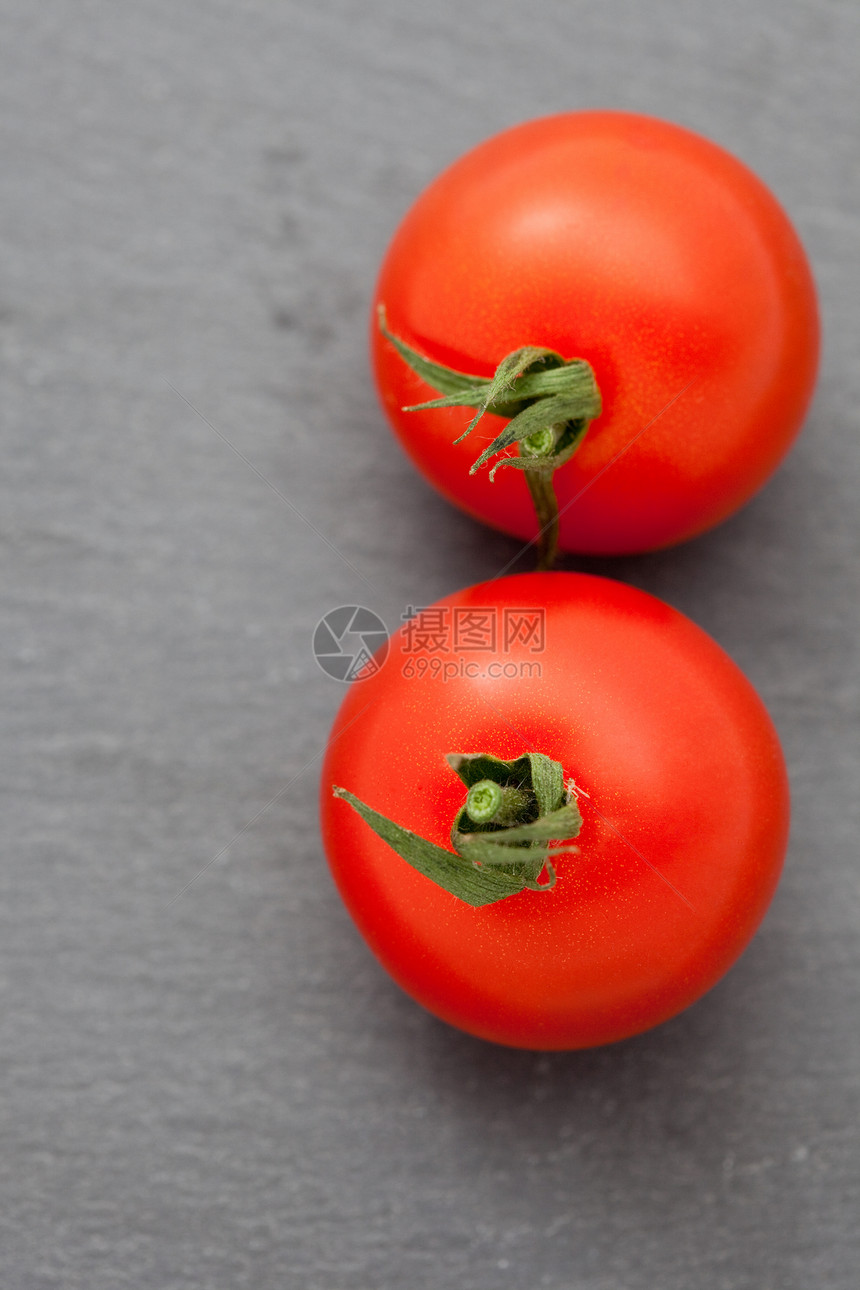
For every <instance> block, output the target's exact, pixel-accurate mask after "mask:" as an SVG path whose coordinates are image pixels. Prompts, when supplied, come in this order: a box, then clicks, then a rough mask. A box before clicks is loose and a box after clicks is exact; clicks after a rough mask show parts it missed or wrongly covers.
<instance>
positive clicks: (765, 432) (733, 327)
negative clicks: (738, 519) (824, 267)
mask: <svg viewBox="0 0 860 1290" xmlns="http://www.w3.org/2000/svg"><path fill="white" fill-rule="evenodd" d="M379 303H384V305H385V308H386V311H387V316H388V325H389V328H390V330H391V331H392V332H393V333H394V334H395V335H398V336H400V337H401V338H402V339H403V340H405V341H406V343H407V344H409V345H411V346H412V347H413V348H415V349H417V350H419V351H420V352H421V353H422V354H424V355H426V356H427V357H428V358H431V359H433V360H434V361H436V362H440V363H444V364H447V365H448V366H451V367H454V368H457V369H458V370H461V371H468V372H470V373H473V374H475V375H479V376H489V375H491V374H492V372H493V370H494V368H495V366H496V364H497V363H498V362H499V361H500V359H501V358H502V357H504V355H506V354H507V353H509V352H510V351H512V350H514V349H516V348H518V347H519V346H521V345H524V344H530V345H538V346H545V347H547V348H550V349H554V350H556V351H558V352H559V353H560V354H562V355H563V357H565V358H573V357H579V358H585V359H587V360H588V361H589V362H590V363H591V364H592V366H593V368H594V371H595V374H596V377H597V381H598V384H599V386H600V389H601V392H602V396H603V412H602V414H601V416H600V417H598V418H597V419H596V420H595V421H594V422H593V423H592V426H591V428H590V430H589V433H588V435H587V437H586V439H585V442H584V444H583V446H582V447H581V448H580V449H579V451H578V452H577V453H576V455H575V456H574V458H573V459H572V460H571V461H570V462H568V463H567V464H566V465H565V466H563V467H562V468H561V469H560V470H559V471H558V472H557V473H556V476H555V484H556V491H557V494H558V500H559V507H560V509H561V511H562V519H561V546H562V547H563V548H565V549H567V550H571V551H580V552H590V553H595V554H607V555H608V554H626V553H633V552H638V551H645V550H652V549H655V548H658V547H664V546H670V545H673V544H674V543H677V542H680V541H683V540H685V539H687V538H690V537H693V536H695V535H696V534H698V533H701V532H703V531H704V530H706V529H708V528H710V527H712V526H713V525H715V524H717V523H719V522H720V521H721V520H723V519H725V518H726V517H727V516H728V515H730V514H732V512H734V511H735V510H737V509H738V507H740V506H742V505H743V504H744V503H745V502H746V501H748V500H749V498H750V497H751V496H752V495H753V494H754V493H755V492H756V491H757V490H758V489H759V488H760V487H761V485H762V484H763V483H764V482H765V480H766V479H767V478H768V476H769V475H770V474H771V473H772V472H773V470H774V469H775V468H776V466H777V465H778V464H779V462H780V461H781V460H782V458H783V456H784V455H785V453H786V452H787V451H788V448H789V447H790V445H791V443H792V442H793V440H794V438H795V436H796V434H797V432H798V430H799V429H800V426H801V423H802V421H803V418H804V415H805V413H806V410H807V407H808V404H809V400H810V398H811V394H812V389H813V385H814V381H815V375H816V371H817V366H818V352H819V324H818V310H817V302H816V294H815V288H814V284H813V281H812V276H811V273H810V269H809V265H808V262H807V259H806V256H805V253H804V251H803V248H802V246H801V244H800V242H799V240H798V238H797V235H796V234H795V232H794V230H793V228H792V226H791V224H790V223H789V221H788V218H787V216H786V215H785V213H784V211H783V210H782V208H781V207H780V205H779V204H778V203H777V201H776V199H775V198H774V197H773V195H772V194H771V193H770V191H769V190H768V189H767V188H766V187H765V186H764V184H763V183H762V182H761V181H760V180H759V179H758V178H757V177H756V176H755V175H754V174H753V173H752V172H751V171H750V170H748V169H747V167H746V166H744V165H743V164H742V163H741V162H739V161H738V160H737V159H736V158H734V157H732V156H731V155H730V154H729V153H727V152H725V151H724V150H723V149H722V148H719V147H718V146H716V145H715V144H713V143H710V142H709V141H707V140H705V139H703V138H701V137H700V136H698V135H696V134H693V133H692V132H690V131H688V130H685V129H683V128H681V127H679V126H676V125H671V124H669V123H667V122H664V121H659V120H655V119H653V118H649V117H643V116H639V115H635V114H630V113H624V112H581V113H568V114H562V115H559V116H554V117H548V118H544V119H541V120H537V121H531V122H528V123H526V124H524V125H520V126H517V127H515V128H514V129H511V130H508V131H506V132H504V133H503V134H500V135H497V136H496V137H494V138H492V139H490V140H488V141H487V142H485V143H484V144H482V145H480V146H479V147H477V148H475V149H474V150H473V151H472V152H469V153H467V154H466V155H465V156H464V157H462V158H461V159H460V160H459V161H457V162H455V163H454V164H453V165H452V166H451V167H450V168H449V169H448V170H446V171H445V172H443V174H442V175H440V176H439V177H438V178H437V179H436V180H435V181H434V182H433V183H432V184H430V186H429V187H428V188H427V189H425V191H424V192H423V193H422V194H421V196H420V197H419V198H418V200H417V201H416V202H415V204H414V205H413V206H412V208H411V209H410V210H409V211H408V213H407V215H406V217H405V218H404V220H403V222H402V223H401V225H400V227H399V228H398V230H397V232H396V234H395V236H394V239H393V241H392V242H391V245H390V247H389V249H388V251H387V253H386V256H385V258H384V261H383V264H382V267H381V271H380V275H379V280H378V283H377V288H376V293H375V298H374V308H373V311H372V316H371V329H372V349H373V366H374V371H375V375H376V381H377V386H378V389H379V393H380V398H381V400H382V404H383V407H384V409H385V411H386V413H387V415H388V417H389V419H390V421H391V424H392V426H393V428H394V430H395V432H396V434H397V435H398V437H399V439H400V440H401V442H402V444H403V446H404V447H405V449H406V451H407V452H408V454H409V455H410V456H411V458H412V459H413V461H414V462H415V464H416V465H417V466H418V468H419V469H420V470H421V471H422V472H423V473H424V474H425V476H426V477H427V478H428V479H429V480H430V481H431V482H432V483H433V484H434V485H435V486H436V487H437V488H438V489H439V490H440V491H441V492H442V493H443V494H444V495H445V496H446V497H447V498H448V499H449V500H450V501H452V502H454V503H456V504H458V505H460V506H461V507H463V508H464V509H465V510H467V511H468V512H470V513H471V514H472V515H474V516H475V517H477V518H480V519H482V520H484V521H485V522H487V523H488V524H491V525H493V526H494V527H496V528H500V529H502V530H504V531H506V532H509V533H512V534H515V535H516V536H518V537H521V538H524V539H530V538H533V537H534V535H535V529H536V524H535V520H534V516H533V513H532V508H531V501H530V498H529V495H528V490H527V487H526V483H525V481H524V479H523V478H522V477H521V476H520V474H519V472H517V471H512V470H503V471H500V472H499V473H498V475H497V476H496V478H495V480H494V481H493V482H492V483H490V481H489V478H488V471H487V470H486V469H485V470H482V471H480V472H479V473H478V474H476V475H474V476H470V475H469V466H470V465H471V463H472V462H473V461H474V459H475V457H476V456H477V455H478V453H479V452H480V450H481V449H482V448H483V447H484V446H485V444H486V443H487V442H489V440H490V438H491V437H493V436H495V434H497V433H498V431H499V430H500V429H501V427H502V425H503V422H502V421H500V420H499V419H498V418H493V417H490V418H487V419H486V420H485V421H484V422H482V424H481V426H480V427H479V428H478V430H477V431H476V432H475V433H474V434H473V435H472V436H470V437H469V438H468V439H466V440H465V441H464V442H462V443H460V444H457V445H455V444H454V440H455V439H456V438H457V437H458V435H460V434H461V433H462V431H463V430H464V429H465V427H466V425H467V424H468V421H469V419H470V416H471V413H469V412H467V411H464V410H463V409H460V408H449V409H444V410H436V411H429V412H411V413H410V412H404V411H403V410H402V409H403V407H404V406H406V405H409V404H414V403H418V402H421V401H422V400H425V399H428V398H431V397H433V392H432V391H431V390H430V389H429V387H428V386H426V385H425V384H424V383H423V382H422V381H421V380H420V379H419V378H418V377H417V376H415V375H414V374H413V373H412V372H411V371H410V370H409V369H408V368H407V367H406V365H405V364H404V363H403V361H402V360H401V359H400V358H399V356H398V355H397V354H396V352H395V351H394V350H393V348H392V346H391V345H390V344H388V343H387V342H386V341H385V340H384V338H383V337H382V336H381V335H380V333H379V330H378V327H377V320H376V308H377V306H378V304H379ZM583 490H585V491H583ZM566 508H567V509H566Z"/></svg>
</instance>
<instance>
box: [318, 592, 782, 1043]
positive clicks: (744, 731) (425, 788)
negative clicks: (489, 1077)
mask: <svg viewBox="0 0 860 1290" xmlns="http://www.w3.org/2000/svg"><path fill="white" fill-rule="evenodd" d="M321 800H322V825H323V837H324V843H325V848H326V852H327V854H328V859H329V862H330V865H331V869H332V873H333V875H334V879H335V882H336V884H337V887H338V889H339V891H340V893H341V896H342V897H343V899H344V901H345V903H346V906H347V908H348V910H349V912H350V913H351V915H352V917H353V919H354V920H355V922H356V924H357V926H358V928H359V930H360V932H361V933H362V935H363V936H364V938H365V939H366V941H367V943H368V945H369V946H370V948H371V949H372V951H373V952H374V953H375V955H376V956H377V957H378V959H379V960H380V961H381V963H382V964H383V965H384V966H385V968H387V970H388V971H389V972H390V974H391V975H392V976H393V978H394V979H395V981H397V982H398V983H399V984H400V986H402V988H403V989H404V990H406V991H407V992H408V993H409V994H410V995H412V996H413V998H415V999H416V1000H418V1002H419V1003H421V1004H423V1005H424V1006H425V1007H426V1008H428V1009H429V1010H430V1011H431V1012H432V1013H434V1014H435V1015H436V1016H438V1017H441V1018H443V1019H444V1020H445V1021H447V1022H449V1023H451V1024H452V1025H454V1026H458V1027H460V1028H461V1029H463V1030H465V1031H468V1032H470V1033H471V1034H473V1035H477V1036H480V1037H482V1038H484V1039H488V1040H492V1041H495V1042H497V1043H500V1044H505V1045H510V1046H514V1047H522V1048H531V1049H574V1048H583V1047H589V1046H593V1045H599V1044H606V1043H609V1042H612V1041H614V1040H618V1039H622V1038H624V1037H626V1036H630V1035H634V1034H636V1033H638V1032H640V1031H643V1030H647V1029H648V1028H650V1027H652V1026H655V1025H657V1024H658V1023H660V1022H663V1021H665V1020H666V1019H667V1018H669V1017H672V1016H674V1015H675V1014H676V1013H678V1012H680V1011H681V1010H682V1009H684V1008H686V1007H687V1006H688V1005H689V1004H691V1003H693V1002H694V1001H695V1000H696V999H698V998H699V997H700V996H701V995H703V994H704V993H705V992H706V991H707V990H709V989H710V987H711V986H713V985H714V983H715V982H716V981H718V980H719V979H720V977H722V975H723V974H724V973H725V972H726V971H727V969H728V968H729V967H730V966H731V965H732V963H733V962H734V961H735V960H736V959H737V958H738V956H739V955H740V954H741V952H742V951H743V949H744V948H745V946H746V945H747V944H748V942H749V940H750V939H751V937H752V936H753V934H754V932H755V930H756V928H757V927H758V925H759V923H760V921H761V919H762V917H763V915H764V913H765V910H766V908H767V906H768V903H769V901H770V899H771V897H772V895H773V892H774V889H775V887H776V884H777V880H778V877H779V874H780V870H781V866H782V863H783V857H784V853H785V848H786V841H787V833H788V822H789V798H788V786H787V778H786V770H785V765H784V761H783V757H782V753H781V750H780V745H779V740H778V738H777V735H776V732H775V730H774V727H773V725H772V723H771V721H770V718H769V717H768V715H767V712H766V711H765V708H764V706H763V704H762V702H761V700H760V699H759V697H758V696H757V694H756V692H755V690H754V689H753V687H752V686H751V684H750V683H749V681H748V680H747V679H746V678H745V677H744V675H743V674H742V672H741V671H740V670H739V669H738V667H737V666H736V665H735V664H734V663H733V662H732V661H731V659H730V658H729V657H728V656H727V655H726V654H725V652H724V651H723V650H722V649H721V648H720V647H719V646H718V645H717V644H716V642H715V641H714V640H712V639H711V637H710V636H708V635H707V633H705V632H704V631H702V630H701V629H700V628H699V627H697V626H696V625H695V624H694V623H692V622H691V621H690V620H689V619H688V618H686V617H685V616H684V615H683V614H681V613H679V612H678V611H677V610H675V609H673V608H670V606H668V605H666V604H664V603H663V602H662V601H660V600H657V599H656V598H655V597H653V596H651V595H648V594H646V593H644V592H642V591H638V590H636V589H634V588H631V587H628V586H625V585H623V584H620V583H617V582H614V581H610V580H608V579H604V578H598V577H593V576H589V575H584V574H568V573H553V574H549V573H535V574H526V575H521V576H518V577H509V578H500V579H498V580H496V581H494V582H487V583H483V584H481V585H478V586H474V587H470V588H467V589H466V590H463V591H460V592H458V593H457V594H455V595H452V596H449V597H448V598H446V599H444V600H442V601H440V602H438V603H437V604H436V605H434V606H431V607H429V608H427V609H424V610H420V611H419V612H418V614H417V615H416V616H415V617H414V618H412V619H411V620H409V621H407V622H406V623H405V624H404V626H403V627H402V628H401V629H400V631H399V632H397V633H396V634H395V635H394V636H393V638H392V640H391V649H390V654H389V656H388V659H387V661H386V662H385V664H384V666H383V667H382V668H381V669H380V670H379V671H377V672H376V673H375V674H374V675H372V676H371V677H370V678H369V679H368V680H366V681H362V682H360V683H356V684H354V685H353V686H352V687H351V688H350V689H349V690H348V691H347V694H346V698H345V700H344V702H343V705H342V707H341V710H340V712H339V714H338V716H337V719H336V721H335V724H334V728H333V731H332V736H331V740H330V743H329V747H328V751H327V754H326V758H325V763H324V767H323V773H322V799H321Z"/></svg>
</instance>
